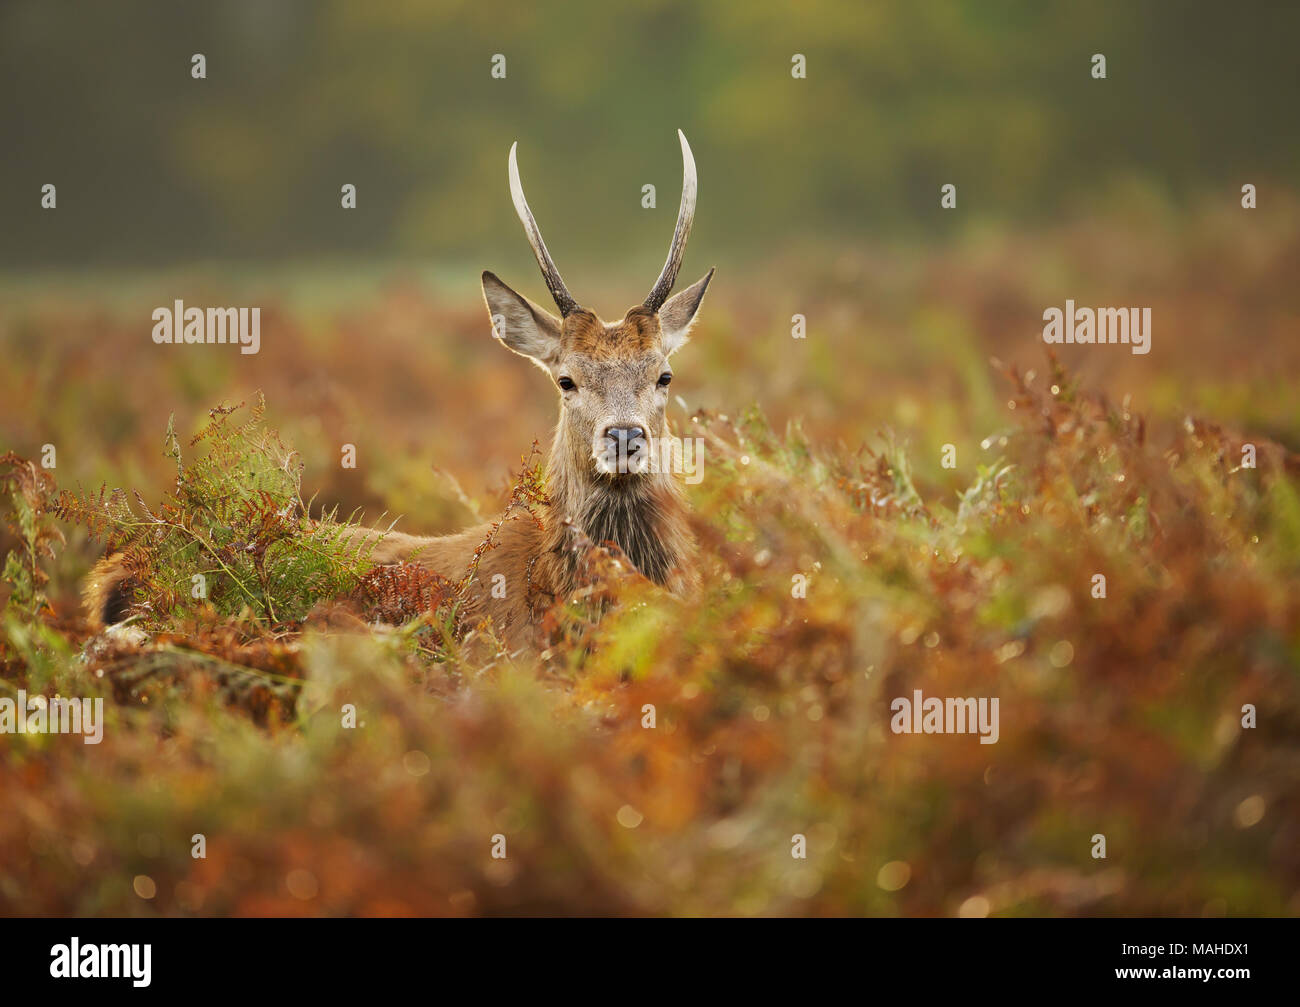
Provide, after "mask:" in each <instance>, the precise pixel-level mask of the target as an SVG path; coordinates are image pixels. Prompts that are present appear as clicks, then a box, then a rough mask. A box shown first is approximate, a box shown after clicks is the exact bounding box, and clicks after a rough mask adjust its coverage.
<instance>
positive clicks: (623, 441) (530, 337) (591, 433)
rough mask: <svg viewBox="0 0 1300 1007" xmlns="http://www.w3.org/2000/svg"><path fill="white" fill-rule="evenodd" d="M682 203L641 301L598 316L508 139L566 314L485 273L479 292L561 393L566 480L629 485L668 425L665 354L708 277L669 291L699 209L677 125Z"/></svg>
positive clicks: (542, 261) (523, 202)
mask: <svg viewBox="0 0 1300 1007" xmlns="http://www.w3.org/2000/svg"><path fill="white" fill-rule="evenodd" d="M677 136H678V137H679V138H680V140H681V144H682V202H681V207H680V209H679V210H678V213H677V227H676V229H675V230H674V232H673V240H672V245H671V246H670V247H669V250H668V259H667V261H666V262H665V263H664V268H663V271H662V272H661V273H660V274H659V279H657V280H656V281H655V284H654V286H653V287H652V288H651V289H650V293H649V295H648V296H647V297H646V299H645V301H644V302H643V303H641V304H638V305H636V306H635V307H633V308H631V309H629V311H628V312H627V314H626V315H624V316H623V319H622V320H621V321H618V322H604V321H601V320H600V319H599V318H598V317H596V315H595V314H593V313H592V312H591V311H588V310H587V309H585V308H583V307H580V306H579V305H578V303H577V301H575V300H574V298H573V295H572V294H570V293H569V290H568V288H567V287H566V286H565V285H564V280H563V279H562V278H561V277H560V271H559V270H558V269H557V268H556V266H555V262H554V261H553V260H552V259H551V254H550V252H548V251H547V249H546V242H545V241H543V240H542V232H541V229H540V228H539V227H538V226H537V221H536V219H534V217H533V213H532V210H530V209H529V208H528V200H527V199H525V198H524V189H523V186H522V185H521V184H520V181H519V165H518V162H517V161H516V159H515V148H516V147H517V146H518V144H515V145H514V146H512V147H511V148H510V194H511V196H512V197H513V198H514V203H515V210H516V212H517V213H518V214H519V219H520V221H522V222H523V225H524V232H525V233H526V234H527V235H528V242H529V244H530V245H532V248H533V254H534V255H536V256H537V264H538V266H540V267H541V270H542V277H543V279H544V280H545V281H546V286H547V287H548V288H549V289H550V291H551V297H552V298H553V299H554V301H555V306H556V308H557V309H558V310H559V312H560V314H559V317H558V318H557V317H556V316H555V315H553V314H551V313H550V312H549V311H547V310H546V309H545V308H542V307H541V306H539V305H537V304H535V303H533V302H532V301H530V300H529V299H528V298H526V297H524V296H523V295H522V294H518V293H516V292H515V291H514V290H512V289H511V288H510V287H508V286H506V284H505V283H503V282H502V281H501V280H499V279H498V278H497V277H496V276H495V275H494V274H493V273H490V272H484V273H483V297H484V299H485V300H486V301H487V307H488V314H489V315H490V316H491V317H492V330H493V335H494V336H496V338H497V339H499V340H500V341H501V342H502V343H504V344H505V345H506V346H507V347H508V348H509V349H511V350H513V351H514V352H516V353H519V354H522V355H523V356H525V357H528V358H529V359H530V360H532V361H533V362H534V363H535V364H537V365H538V366H539V367H541V368H542V370H544V371H546V372H547V373H548V374H549V375H550V376H551V379H552V380H553V381H554V382H555V384H556V387H557V388H558V389H559V393H560V423H559V427H558V428H557V431H556V442H555V449H554V452H553V457H556V460H558V461H559V462H560V463H561V467H562V469H563V470H564V473H565V477H566V479H567V480H568V481H575V480H577V481H583V482H588V483H590V482H601V483H607V484H609V486H610V487H611V488H614V487H625V488H627V487H631V486H633V485H635V484H637V483H639V482H640V481H641V480H640V478H639V477H643V476H645V475H647V474H649V473H651V472H652V471H658V469H657V468H656V467H655V466H653V465H652V463H651V461H652V455H653V452H654V451H655V450H656V447H657V440H658V438H660V437H662V436H663V435H664V434H666V433H667V426H666V421H665V409H666V407H667V404H668V385H669V383H670V382H671V381H672V378H673V372H672V367H671V366H670V365H669V362H668V358H669V357H671V356H672V355H673V353H674V352H676V351H677V350H678V349H680V348H681V346H682V345H683V344H684V343H685V342H686V339H687V336H688V334H689V332H690V328H691V323H692V322H693V321H694V319H695V313H696V311H697V310H699V307H700V302H701V301H702V300H703V299H704V292H705V290H706V289H707V288H708V285H709V280H710V279H711V278H712V277H713V270H712V269H710V270H709V271H708V272H707V273H706V274H705V275H704V277H703V278H702V279H700V280H699V281H698V282H696V283H695V284H693V285H692V286H690V287H688V288H687V289H685V290H683V291H682V292H681V293H679V294H676V295H674V296H672V297H669V296H668V295H669V294H670V293H671V292H672V288H673V285H674V283H676V281H677V272H678V270H679V269H680V267H681V263H682V254H683V252H684V251H685V250H686V239H687V236H688V235H689V234H690V231H691V224H692V223H693V221H694V218H695V196H696V188H697V185H696V178H695V158H694V157H693V156H692V154H691V148H690V145H689V144H688V143H687V142H686V137H685V135H683V134H682V131H681V130H678V131H677Z"/></svg>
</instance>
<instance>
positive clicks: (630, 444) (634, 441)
mask: <svg viewBox="0 0 1300 1007" xmlns="http://www.w3.org/2000/svg"><path fill="white" fill-rule="evenodd" d="M604 435H606V438H608V439H610V440H612V442H614V443H615V444H617V446H619V447H620V448H623V450H624V451H627V452H629V453H630V452H636V451H637V450H638V448H640V447H641V444H642V443H643V442H645V435H646V431H645V427H641V426H607V427H604Z"/></svg>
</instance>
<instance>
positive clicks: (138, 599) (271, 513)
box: [53, 394, 378, 631]
mask: <svg viewBox="0 0 1300 1007" xmlns="http://www.w3.org/2000/svg"><path fill="white" fill-rule="evenodd" d="M242 407H243V403H241V404H240V405H238V406H218V407H217V408H215V409H212V410H210V411H209V422H208V424H207V425H206V426H205V427H204V428H203V429H202V430H200V431H199V433H198V434H197V435H195V437H194V438H193V439H192V440H191V441H190V444H189V446H190V447H195V446H196V445H199V444H203V445H205V446H206V448H207V451H206V453H205V454H204V455H203V456H202V457H200V458H198V459H196V460H195V461H192V462H189V463H188V464H186V463H185V462H184V461H183V460H182V457H181V446H180V441H179V439H178V437H177V436H176V433H175V430H174V429H173V426H172V424H171V423H169V424H168V428H167V436H166V441H165V451H166V454H167V455H168V457H170V458H173V459H174V460H175V462H176V486H175V489H173V490H172V491H171V492H170V493H168V494H167V495H166V497H165V498H164V500H163V502H162V503H161V504H160V505H159V506H158V507H157V508H156V509H155V508H151V507H150V506H149V505H148V504H147V503H145V501H144V498H143V497H142V496H141V495H140V494H139V493H135V494H134V498H135V506H133V505H132V503H131V501H130V500H129V499H128V498H127V495H126V494H125V493H124V492H123V491H122V490H120V489H117V490H113V491H112V492H111V493H110V492H107V491H106V490H105V488H103V487H101V488H100V490H99V492H98V493H97V494H89V493H81V492H78V493H72V492H70V491H67V490H63V491H61V492H60V493H59V496H58V498H57V500H56V502H55V504H54V508H53V510H54V513H55V514H56V515H58V516H59V517H61V518H63V519H64V520H67V521H72V522H75V523H78V524H82V525H84V526H85V527H86V528H87V529H89V531H90V532H91V534H92V536H94V537H96V538H99V539H102V540H104V541H105V542H106V543H107V548H108V551H109V552H110V553H120V555H121V563H122V564H123V566H124V567H125V569H126V570H127V571H128V572H129V574H130V580H129V582H128V584H129V590H130V600H131V618H132V619H133V620H134V622H135V624H137V625H139V626H140V627H141V628H143V629H146V630H153V631H157V630H165V629H169V628H172V627H174V626H175V625H177V624H178V623H179V622H180V621H181V620H182V619H183V618H185V617H186V616H187V615H193V614H194V612H195V610H196V609H203V608H208V609H210V610H211V611H212V612H215V613H216V614H217V615H218V616H224V617H227V618H237V619H240V620H251V621H254V622H257V623H261V624H263V625H267V626H292V625H294V624H297V623H300V622H301V621H302V619H303V618H304V617H305V616H306V615H307V613H308V611H310V609H311V607H312V606H313V605H314V604H315V603H316V602H317V601H318V600H320V599H322V598H330V597H337V596H340V595H343V594H347V593H349V592H351V591H353V590H354V589H356V588H357V587H358V585H359V584H360V583H361V578H362V575H363V574H364V573H365V571H366V569H367V567H368V563H367V560H368V557H369V554H370V551H371V550H372V549H373V548H374V545H375V543H376V542H377V541H378V540H377V539H376V538H375V537H373V536H366V535H358V534H350V533H351V532H355V530H356V529H357V527H358V525H357V524H356V521H355V519H356V515H355V514H354V515H353V516H352V517H350V518H349V519H348V520H346V521H339V520H338V519H337V509H335V510H332V511H329V512H326V513H323V514H322V515H321V516H320V517H319V518H316V519H313V518H312V517H311V516H310V508H311V501H306V502H304V501H303V499H302V495H301V486H302V463H301V461H300V460H299V458H298V455H297V452H295V451H292V450H290V449H289V448H287V447H286V446H285V445H284V444H283V443H282V442H281V440H280V438H279V436H278V435H277V434H276V433H275V431H273V430H269V429H267V428H266V427H265V426H264V425H263V422H262V419H263V414H264V412H265V401H264V400H263V398H262V396H261V395H260V394H259V395H258V398H257V401H256V403H255V404H254V405H253V408H252V409H251V411H250V412H249V415H248V417H247V418H246V419H245V420H244V421H243V422H242V423H239V422H235V421H234V420H233V419H232V417H233V415H234V414H235V413H236V412H237V411H238V410H239V409H241V408H242Z"/></svg>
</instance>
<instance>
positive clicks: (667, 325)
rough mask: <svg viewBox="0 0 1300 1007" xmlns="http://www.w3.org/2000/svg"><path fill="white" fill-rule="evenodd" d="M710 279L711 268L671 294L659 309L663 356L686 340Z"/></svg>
mask: <svg viewBox="0 0 1300 1007" xmlns="http://www.w3.org/2000/svg"><path fill="white" fill-rule="evenodd" d="M711 279H713V270H712V269H710V270H709V271H708V272H707V273H705V274H704V278H703V279H702V280H698V281H696V282H695V283H693V284H692V285H691V286H689V287H687V288H686V289H685V290H683V291H682V292H681V293H679V294H673V296H672V297H670V298H668V300H667V301H665V302H664V306H663V307H662V308H660V309H659V328H660V329H662V330H663V334H664V356H666V357H667V356H672V354H673V353H674V351H676V350H679V349H681V347H682V345H683V344H684V343H685V342H686V339H687V337H688V336H689V334H690V331H691V323H692V322H694V321H695V313H696V312H697V311H699V310H700V302H701V301H703V300H704V291H706V290H708V289H709V281H710V280H711Z"/></svg>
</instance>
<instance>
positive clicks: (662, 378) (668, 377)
mask: <svg viewBox="0 0 1300 1007" xmlns="http://www.w3.org/2000/svg"><path fill="white" fill-rule="evenodd" d="M672 380H673V376H672V374H671V373H669V372H668V371H664V372H663V373H662V374H660V375H659V387H660V388H667V387H668V385H669V384H670V383H671V382H672Z"/></svg>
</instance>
